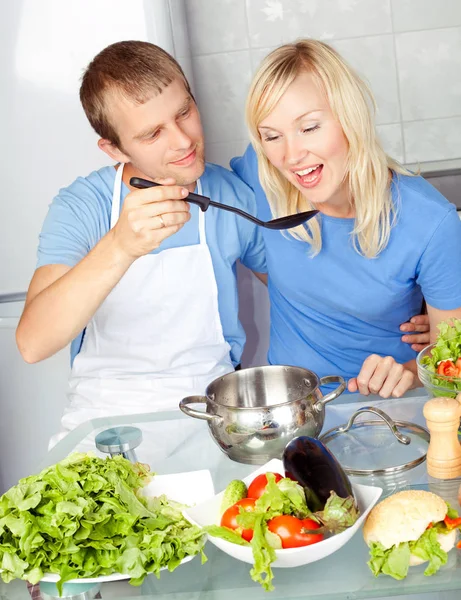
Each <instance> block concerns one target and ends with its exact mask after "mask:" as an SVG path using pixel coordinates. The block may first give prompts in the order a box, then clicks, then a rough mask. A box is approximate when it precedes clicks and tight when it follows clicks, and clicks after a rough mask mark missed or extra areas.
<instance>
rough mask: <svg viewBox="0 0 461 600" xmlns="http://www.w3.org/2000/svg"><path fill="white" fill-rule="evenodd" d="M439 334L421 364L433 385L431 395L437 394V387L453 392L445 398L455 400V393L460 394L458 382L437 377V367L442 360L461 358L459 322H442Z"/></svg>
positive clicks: (460, 387) (460, 388) (448, 393)
mask: <svg viewBox="0 0 461 600" xmlns="http://www.w3.org/2000/svg"><path fill="white" fill-rule="evenodd" d="M437 327H438V329H439V334H438V336H437V340H436V343H435V346H434V347H433V349H432V351H431V354H430V355H427V356H424V357H423V359H422V360H421V363H422V364H423V365H424V366H425V367H426V369H427V371H428V372H429V373H430V375H429V377H430V381H431V383H432V384H433V385H434V391H433V395H434V396H437V395H439V394H438V393H437V387H443V388H445V389H447V390H453V392H447V393H445V395H446V396H448V397H452V398H456V396H457V392H461V382H460V381H448V380H446V379H441V378H440V377H438V376H437V367H438V364H439V363H440V362H441V361H442V360H452V361H453V362H456V361H457V359H458V358H459V357H461V320H460V319H450V320H449V321H444V322H442V323H440V324H439V325H438V326H437Z"/></svg>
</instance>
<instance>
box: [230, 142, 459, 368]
mask: <svg viewBox="0 0 461 600" xmlns="http://www.w3.org/2000/svg"><path fill="white" fill-rule="evenodd" d="M231 166H232V168H233V169H234V171H235V172H236V173H237V174H238V175H239V176H240V177H241V178H242V180H243V181H245V182H246V183H247V184H248V185H249V186H250V187H251V188H252V189H253V190H254V191H255V194H256V203H257V208H258V217H259V218H260V219H264V220H267V219H270V218H272V215H271V211H270V207H269V204H268V202H267V199H266V196H265V194H264V191H263V189H262V187H261V185H260V183H259V179H258V171H257V158H256V154H255V152H254V150H253V148H252V147H251V146H250V147H249V148H248V149H247V151H246V153H245V155H244V156H243V157H240V158H234V159H233V160H232V161H231ZM392 190H393V197H394V200H395V201H396V202H398V205H399V206H400V209H399V212H398V217H397V222H396V225H395V226H394V227H393V228H392V230H391V236H390V240H389V244H388V246H387V247H386V248H385V250H384V251H383V252H381V253H380V254H379V255H378V256H377V257H376V258H373V259H369V258H365V257H364V256H362V255H360V254H358V253H357V252H356V251H355V250H354V248H353V245H352V239H351V232H352V230H353V228H354V223H355V220H354V219H341V218H334V217H329V216H325V215H322V216H321V217H320V223H321V230H322V242H323V246H322V250H321V252H320V253H319V254H318V255H317V256H315V257H311V256H310V255H309V249H310V246H309V245H308V244H307V243H306V242H303V241H299V240H296V239H294V238H293V237H292V236H291V235H289V234H287V233H282V232H277V231H271V230H268V229H265V230H264V231H263V236H264V241H265V245H266V261H267V270H268V273H269V296H270V304H271V308H270V316H271V331H270V346H269V355H268V360H269V362H270V363H271V364H283V365H295V366H301V367H305V368H308V369H311V370H312V371H314V372H315V373H317V374H318V375H319V376H320V377H323V376H325V375H342V376H343V377H345V378H350V377H355V376H357V374H358V373H359V371H360V368H361V366H362V363H363V361H364V360H365V358H366V357H367V356H368V355H370V354H373V353H375V354H379V355H381V356H393V357H394V358H395V360H397V361H398V362H400V363H403V362H406V361H408V360H411V359H414V358H415V356H416V353H415V351H414V350H412V349H411V347H410V346H409V345H408V344H405V343H403V342H402V341H401V335H402V334H401V332H400V330H399V326H400V324H401V323H404V322H405V321H407V320H408V319H409V318H410V317H412V316H413V315H415V314H418V313H419V312H420V310H421V306H422V301H423V296H424V298H425V299H426V300H427V302H428V304H430V305H431V306H433V307H435V308H438V309H442V310H451V309H455V308H459V307H461V222H460V220H459V218H458V215H457V212H456V209H455V207H454V206H453V205H452V204H450V203H449V202H448V200H446V199H445V198H444V197H443V196H442V195H441V194H440V193H439V192H438V191H437V190H436V189H435V188H434V187H432V186H431V185H430V184H429V183H428V182H427V181H425V180H424V179H423V178H422V177H409V176H401V175H394V178H393V184H392ZM397 194H398V196H399V197H400V199H399V200H398V199H397ZM316 218H317V217H316Z"/></svg>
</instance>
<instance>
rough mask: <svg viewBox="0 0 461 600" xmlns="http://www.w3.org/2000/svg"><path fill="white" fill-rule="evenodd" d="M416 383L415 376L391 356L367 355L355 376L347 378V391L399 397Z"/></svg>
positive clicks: (384, 396)
mask: <svg viewBox="0 0 461 600" xmlns="http://www.w3.org/2000/svg"><path fill="white" fill-rule="evenodd" d="M415 385H417V378H416V376H415V375H414V374H413V372H412V371H410V370H409V369H407V368H406V367H405V366H404V365H401V364H399V363H397V362H395V360H394V359H393V358H392V356H385V357H382V356H378V355H377V354H371V355H370V356H368V357H367V358H366V359H365V361H364V363H363V365H362V368H361V370H360V373H359V374H358V375H357V377H353V378H352V379H349V382H348V384H347V389H348V390H349V392H357V391H358V392H360V394H362V395H364V396H368V395H369V394H379V395H380V396H381V397H382V398H390V397H391V396H392V397H394V398H400V397H401V396H403V395H404V394H405V392H407V391H408V390H409V389H411V388H412V387H415Z"/></svg>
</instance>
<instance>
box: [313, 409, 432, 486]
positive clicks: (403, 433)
mask: <svg viewBox="0 0 461 600" xmlns="http://www.w3.org/2000/svg"><path fill="white" fill-rule="evenodd" d="M364 413H372V414H374V415H375V416H377V417H378V419H366V420H362V419H360V420H356V419H357V418H358V417H359V416H361V415H362V414H364ZM429 439H430V436H429V431H428V430H427V429H425V428H424V427H422V426H421V425H417V424H416V423H410V422H407V421H393V420H392V419H391V417H389V415H388V414H386V413H385V412H384V411H382V410H380V409H379V408H376V407H374V406H364V407H363V408H360V409H359V410H358V411H357V412H355V413H354V414H353V415H352V416H351V418H350V419H349V422H348V423H346V424H344V425H341V426H339V427H335V428H333V429H329V430H328V431H326V432H325V433H324V434H323V435H321V436H320V437H319V440H320V441H321V442H323V443H324V444H325V445H326V446H328V449H329V450H330V451H331V452H332V453H333V454H334V456H335V457H336V459H337V460H338V461H339V462H340V464H341V466H342V467H343V469H344V470H345V471H346V473H348V474H349V475H389V474H396V473H400V472H402V471H406V470H408V469H412V468H414V467H416V466H417V465H419V464H421V463H422V462H424V461H425V460H426V454H427V450H428V447H429Z"/></svg>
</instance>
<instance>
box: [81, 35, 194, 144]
mask: <svg viewBox="0 0 461 600" xmlns="http://www.w3.org/2000/svg"><path fill="white" fill-rule="evenodd" d="M178 78H179V79H182V80H183V81H184V85H185V87H186V90H187V91H188V92H189V93H191V91H190V86H189V83H188V81H187V79H186V76H185V75H184V72H183V70H182V69H181V67H180V66H179V64H178V62H177V61H176V60H175V59H174V58H173V57H172V56H171V55H170V54H168V52H165V50H163V49H162V48H160V47H159V46H156V45H155V44H150V43H149V42H141V41H126V42H117V43H115V44H112V45H110V46H107V48H104V50H102V51H101V52H100V53H99V54H98V55H97V56H96V57H95V58H94V59H93V60H92V61H91V63H90V64H89V65H88V67H87V69H86V71H85V73H84V74H83V77H82V85H81V86H80V101H81V103H82V106H83V110H84V111H85V114H86V116H87V118H88V121H89V122H90V124H91V126H92V127H93V129H94V130H95V131H96V133H97V134H98V135H99V136H100V137H101V138H104V139H106V140H109V141H110V142H111V143H112V144H114V145H115V146H117V147H118V148H120V138H119V135H118V133H117V130H116V128H115V127H114V125H113V124H112V123H111V122H110V119H109V115H108V108H107V97H108V92H116V93H119V94H121V95H123V96H125V97H126V98H128V99H129V100H131V101H134V102H136V103H138V104H144V102H146V101H147V100H148V99H149V98H150V97H151V96H152V94H161V93H162V91H163V89H164V88H166V87H167V86H168V85H169V84H170V83H172V82H173V81H174V80H175V79H178Z"/></svg>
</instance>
